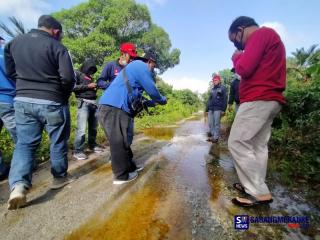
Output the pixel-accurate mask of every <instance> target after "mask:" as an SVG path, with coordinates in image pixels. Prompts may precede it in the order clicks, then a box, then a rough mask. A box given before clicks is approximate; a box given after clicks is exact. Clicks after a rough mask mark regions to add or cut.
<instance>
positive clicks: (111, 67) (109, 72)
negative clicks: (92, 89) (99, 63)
mask: <svg viewBox="0 0 320 240" xmlns="http://www.w3.org/2000/svg"><path fill="white" fill-rule="evenodd" d="M118 61H119V59H118V60H117V61H113V62H109V63H107V64H106V65H105V67H104V68H103V70H102V73H101V74H100V77H99V79H98V80H97V87H98V88H101V89H107V88H108V87H109V86H110V84H111V82H112V81H113V80H114V79H115V78H116V76H118V74H119V72H121V70H122V69H123V67H124V66H122V65H120V64H119V62H118Z"/></svg>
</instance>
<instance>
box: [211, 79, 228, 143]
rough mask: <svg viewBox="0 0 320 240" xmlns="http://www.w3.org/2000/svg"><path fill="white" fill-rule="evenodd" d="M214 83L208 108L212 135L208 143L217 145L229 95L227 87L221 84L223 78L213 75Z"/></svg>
mask: <svg viewBox="0 0 320 240" xmlns="http://www.w3.org/2000/svg"><path fill="white" fill-rule="evenodd" d="M212 81H213V88H212V90H211V93H210V96H209V99H208V102H207V107H206V113H207V114H208V123H209V128H210V134H211V137H210V138H209V139H208V140H207V141H210V142H213V143H216V142H218V140H219V137H220V119H221V117H222V116H223V115H224V112H225V111H226V108H227V99H228V95H227V91H226V88H225V86H223V85H222V84H221V77H220V76H219V75H218V74H213V76H212Z"/></svg>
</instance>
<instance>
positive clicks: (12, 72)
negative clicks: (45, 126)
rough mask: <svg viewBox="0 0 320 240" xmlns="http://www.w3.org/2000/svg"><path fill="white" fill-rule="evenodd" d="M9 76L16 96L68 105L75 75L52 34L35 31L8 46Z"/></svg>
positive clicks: (70, 63) (63, 50)
mask: <svg viewBox="0 0 320 240" xmlns="http://www.w3.org/2000/svg"><path fill="white" fill-rule="evenodd" d="M5 63H6V70H7V74H8V76H9V77H10V78H11V79H13V80H15V81H16V96H17V97H30V98H37V99H46V100H51V101H54V102H58V103H64V104H65V103H67V102H68V98H69V96H70V94H71V92H72V89H73V86H74V82H75V74H74V71H73V66H72V61H71V58H70V55H69V53H68V50H67V49H66V48H65V47H64V46H63V45H62V44H61V43H60V42H59V41H57V40H56V39H54V38H53V37H52V36H51V35H50V34H49V33H47V32H45V31H42V30H39V29H32V30H31V31H30V32H28V33H27V34H23V35H20V36H18V37H16V38H14V39H13V40H12V41H11V42H9V43H8V44H7V45H6V46H5Z"/></svg>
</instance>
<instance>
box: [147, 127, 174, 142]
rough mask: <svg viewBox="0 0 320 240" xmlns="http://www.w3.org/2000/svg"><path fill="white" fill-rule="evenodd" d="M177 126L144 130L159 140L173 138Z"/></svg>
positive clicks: (149, 135)
mask: <svg viewBox="0 0 320 240" xmlns="http://www.w3.org/2000/svg"><path fill="white" fill-rule="evenodd" d="M175 130H176V127H154V128H147V129H144V130H143V133H144V134H145V135H146V136H148V137H152V138H155V139H158V140H171V139H172V138H173V136H174V134H175Z"/></svg>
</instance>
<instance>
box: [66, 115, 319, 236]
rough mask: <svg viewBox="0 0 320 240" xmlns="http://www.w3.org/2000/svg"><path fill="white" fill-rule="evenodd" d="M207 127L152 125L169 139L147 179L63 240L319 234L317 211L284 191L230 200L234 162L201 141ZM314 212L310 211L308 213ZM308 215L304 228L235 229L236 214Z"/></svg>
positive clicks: (156, 134)
mask: <svg viewBox="0 0 320 240" xmlns="http://www.w3.org/2000/svg"><path fill="white" fill-rule="evenodd" d="M206 130H207V129H206V126H205V125H204V123H203V122H202V121H200V120H199V119H191V120H190V121H187V122H185V123H183V124H182V125H181V126H180V127H176V126H172V127H168V128H152V129H147V130H145V131H144V134H145V135H146V136H148V137H150V138H155V139H161V140H166V141H168V143H167V145H166V146H164V147H163V148H162V149H161V150H160V151H159V153H158V154H157V164H156V167H155V168H154V169H153V170H152V173H151V175H150V178H149V180H148V181H146V183H145V184H144V185H143V186H142V187H140V188H137V189H132V192H131V193H130V197H129V198H127V199H125V200H124V201H123V202H121V203H119V206H118V207H117V208H116V209H115V211H114V212H113V213H112V214H111V215H108V216H104V214H103V212H104V209H103V208H101V209H100V211H99V212H98V213H96V215H94V216H93V217H92V218H90V219H89V221H88V222H86V223H85V224H84V225H82V226H80V228H78V229H76V230H74V231H73V232H72V233H71V234H70V235H68V236H66V237H65V239H81V238H82V239H124V240H125V239H132V240H134V239H146V240H147V239H208V240H209V239H314V238H315V237H316V235H317V234H318V233H317V232H319V228H318V229H317V227H318V225H317V224H315V223H316V222H312V221H316V219H313V217H314V216H316V215H317V214H319V210H318V209H316V208H313V207H311V206H309V205H308V204H307V203H306V202H303V200H301V199H300V200H299V201H298V200H297V199H292V198H291V196H290V195H289V193H288V192H286V189H285V188H283V187H280V186H278V185H277V186H275V187H274V188H273V193H274V199H275V201H274V203H273V204H272V205H270V206H269V207H262V208H261V207H260V208H259V207H258V208H256V209H251V210H248V209H242V208H238V207H235V206H233V205H232V204H231V202H230V200H231V198H233V197H235V196H237V193H236V192H235V191H234V190H233V189H232V187H230V186H232V184H233V183H234V182H237V181H238V180H237V177H236V173H235V169H234V165H233V160H232V158H231V157H230V154H229V152H228V150H227V148H226V144H225V142H223V141H222V142H220V143H219V144H210V143H208V142H206V141H205V139H206V136H205V133H206ZM311 213H312V214H311ZM235 215H248V216H253V217H268V216H309V217H310V218H312V220H310V221H311V226H309V227H308V228H307V229H301V228H299V227H298V228H297V227H294V228H290V227H288V225H285V224H251V225H250V228H249V229H248V230H246V231H243V230H242V231H239V230H235V229H234V216H235Z"/></svg>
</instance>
